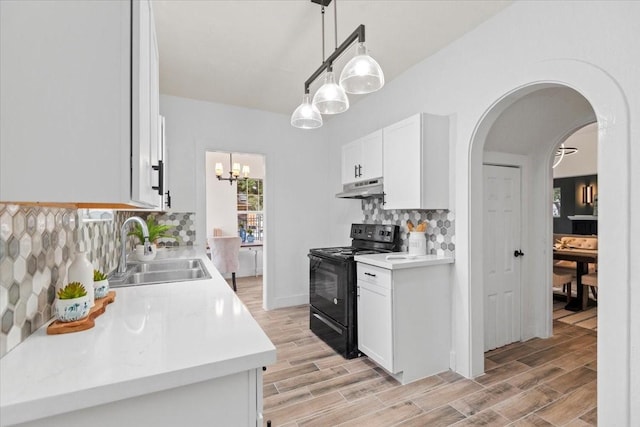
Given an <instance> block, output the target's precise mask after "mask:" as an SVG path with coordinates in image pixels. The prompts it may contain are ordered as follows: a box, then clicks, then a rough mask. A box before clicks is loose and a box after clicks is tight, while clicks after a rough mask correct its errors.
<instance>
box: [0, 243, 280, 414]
mask: <svg viewBox="0 0 640 427" xmlns="http://www.w3.org/2000/svg"><path fill="white" fill-rule="evenodd" d="M203 252H204V251H203V250H196V249H187V248H183V249H179V250H176V249H167V250H166V251H161V252H159V254H158V258H200V259H203V260H204V264H205V266H206V268H207V269H208V270H209V272H210V273H211V276H212V278H211V279H207V280H197V281H189V282H176V283H166V284H156V285H146V286H139V287H127V288H117V289H115V291H116V299H115V302H114V303H112V304H110V305H108V306H107V310H106V312H105V313H104V314H102V315H101V316H99V317H97V318H96V324H95V326H94V327H93V328H92V329H89V330H86V331H81V332H76V333H70V334H63V335H47V333H46V328H47V326H48V323H47V324H46V325H44V326H43V327H41V328H40V329H38V330H37V331H36V332H35V333H34V334H32V335H31V336H30V337H29V338H27V339H26V340H25V341H24V342H23V343H21V344H19V345H18V346H17V347H16V348H14V349H13V350H12V351H10V352H9V353H8V354H6V355H5V356H4V357H3V358H2V359H0V375H1V376H0V414H1V416H0V425H2V426H4V425H10V424H14V423H19V422H25V421H30V420H34V419H39V418H42V417H46V416H50V415H54V414H59V413H64V412H68V411H73V410H77V409H81V408H86V407H91V406H95V405H100V404H103V403H108V402H112V401H116V400H120V399H126V398H129V397H134V396H139V395H143V394H148V393H153V392H156V391H160V390H166V389H170V388H174V387H178V386H183V385H187V384H192V383H196V382H199V381H203V380H207V379H213V378H217V377H222V376H225V375H229V374H232V373H237V372H241V371H246V370H249V369H255V368H259V367H261V366H266V365H269V364H271V363H274V362H275V361H276V351H275V347H274V345H273V344H272V343H271V341H270V340H269V338H268V337H267V336H266V334H265V333H264V331H262V329H261V328H260V326H259V325H258V323H257V322H256V321H255V319H254V318H253V317H252V316H251V314H250V313H249V311H248V310H247V308H246V307H245V306H244V305H243V304H242V302H241V301H240V299H239V298H238V297H237V296H236V295H235V294H234V292H233V290H232V289H231V288H230V287H229V285H228V284H227V283H226V282H225V281H224V279H223V278H222V276H221V275H220V273H218V272H217V270H216V269H215V268H214V267H213V264H212V263H211V261H210V260H209V259H208V258H207V257H206V256H205V255H204V253H203Z"/></svg>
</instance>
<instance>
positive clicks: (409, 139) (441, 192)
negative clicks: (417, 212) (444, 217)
mask: <svg viewBox="0 0 640 427" xmlns="http://www.w3.org/2000/svg"><path fill="white" fill-rule="evenodd" d="M382 145H383V158H384V164H383V166H384V167H383V169H384V170H383V176H384V192H385V205H384V209H448V208H449V119H448V117H444V116H435V115H432V114H416V115H414V116H411V117H409V118H407V119H405V120H402V121H400V122H398V123H395V124H393V125H391V126H388V127H385V128H384V129H383V144H382Z"/></svg>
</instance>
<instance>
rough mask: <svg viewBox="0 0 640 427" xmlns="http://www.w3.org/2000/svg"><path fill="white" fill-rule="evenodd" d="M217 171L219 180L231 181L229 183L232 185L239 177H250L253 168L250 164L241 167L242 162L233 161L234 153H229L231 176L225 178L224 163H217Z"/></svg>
mask: <svg viewBox="0 0 640 427" xmlns="http://www.w3.org/2000/svg"><path fill="white" fill-rule="evenodd" d="M215 171H216V177H217V178H218V181H229V185H232V184H233V182H234V181H237V180H238V179H247V178H249V174H250V173H251V170H250V169H249V166H248V165H244V166H242V167H240V163H233V154H232V153H229V177H228V178H223V177H222V174H223V173H224V170H223V168H222V163H219V162H218V163H216V167H215ZM240 173H242V175H243V176H242V177H241V176H240Z"/></svg>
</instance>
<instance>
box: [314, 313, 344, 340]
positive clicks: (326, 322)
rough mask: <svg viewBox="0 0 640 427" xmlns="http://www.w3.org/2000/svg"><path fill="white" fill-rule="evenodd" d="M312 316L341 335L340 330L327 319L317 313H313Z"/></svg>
mask: <svg viewBox="0 0 640 427" xmlns="http://www.w3.org/2000/svg"><path fill="white" fill-rule="evenodd" d="M313 317H315V318H316V319H318V320H319V321H321V322H322V323H324V324H325V325H327V326H328V327H330V328H331V329H333V330H334V331H336V332H337V333H339V334H340V335H342V330H341V329H340V328H338V327H337V326H335V325H332V324H331V323H330V322H329V321H328V320H326V319H325V318H323V317H322V316H320V315H318V314H317V313H313Z"/></svg>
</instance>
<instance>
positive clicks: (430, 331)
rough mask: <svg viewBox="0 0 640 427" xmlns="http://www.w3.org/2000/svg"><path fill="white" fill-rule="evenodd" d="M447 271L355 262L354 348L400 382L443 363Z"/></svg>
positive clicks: (423, 374) (431, 372) (436, 267)
mask: <svg viewBox="0 0 640 427" xmlns="http://www.w3.org/2000/svg"><path fill="white" fill-rule="evenodd" d="M449 271H450V266H449V265H434V266H428V267H416V268H406V269H399V270H388V269H385V268H380V267H377V266H373V265H368V264H365V263H362V262H358V264H357V286H358V294H357V295H358V349H359V350H360V351H361V352H362V353H364V354H366V355H367V356H368V357H369V358H370V359H371V360H373V361H374V362H376V363H377V364H378V365H380V366H381V367H382V368H384V369H385V370H386V371H388V372H389V373H390V374H392V375H393V376H394V377H395V378H396V379H397V380H398V381H400V383H401V384H407V383H409V382H412V381H415V380H418V379H420V378H424V377H427V376H430V375H434V374H437V373H439V372H443V371H446V370H448V369H449V352H450V342H451V340H450V333H451V332H450V331H451V329H450V326H449V325H450V310H449V306H450V297H449Z"/></svg>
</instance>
